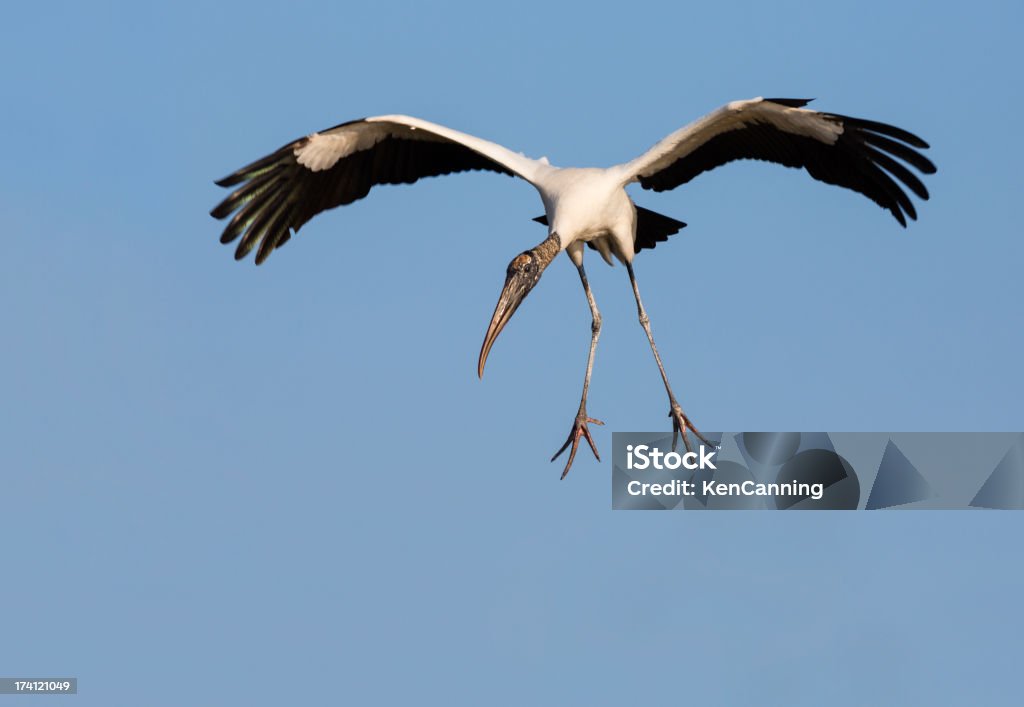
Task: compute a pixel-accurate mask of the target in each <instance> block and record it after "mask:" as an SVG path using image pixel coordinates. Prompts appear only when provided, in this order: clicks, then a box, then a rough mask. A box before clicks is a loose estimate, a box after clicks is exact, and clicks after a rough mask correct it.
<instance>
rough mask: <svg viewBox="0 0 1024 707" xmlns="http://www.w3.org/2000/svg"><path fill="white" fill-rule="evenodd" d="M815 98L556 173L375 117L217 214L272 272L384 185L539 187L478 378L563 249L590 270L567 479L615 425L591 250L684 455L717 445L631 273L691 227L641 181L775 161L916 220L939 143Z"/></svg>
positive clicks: (303, 146) (744, 104) (317, 136)
mask: <svg viewBox="0 0 1024 707" xmlns="http://www.w3.org/2000/svg"><path fill="white" fill-rule="evenodd" d="M808 102H809V101H808V100H803V99H792V98H754V99H752V100H746V101H735V102H733V103H729V104H727V105H725V106H723V107H721V108H719V109H718V110H716V111H714V112H712V113H709V114H708V115H706V116H704V117H703V118H700V119H699V120H697V121H695V122H693V123H691V124H690V125H687V126H686V127H684V128H681V129H680V130H677V131H676V132H674V133H672V134H671V135H669V136H668V137H666V138H665V139H663V140H661V141H660V142H658V143H657V144H656V145H654V147H652V148H651V149H650V150H648V151H647V152H645V153H644V154H642V155H640V156H639V157H637V158H636V159H634V160H632V161H630V162H626V163H624V164H620V165H616V166H614V167H610V168H608V169H595V168H559V167H554V166H552V165H551V164H549V163H548V161H547V160H546V159H540V160H535V159H530V158H528V157H526V156H524V155H522V154H519V153H516V152H512V151H511V150H509V149H507V148H505V147H502V146H501V145H498V144H495V143H493V142H488V141H487V140H482V139H480V138H478V137H474V136H472V135H467V134H465V133H461V132H458V131H456V130H452V129H451V128H446V127H444V126H442V125H436V124H434V123H429V122H427V121H425V120H420V119H419V118H411V117H409V116H404V115H384V116H377V117H373V118H364V119H362V120H354V121H351V122H348V123H342V124H341V125H337V126H335V127H333V128H330V129H328V130H324V131H321V132H318V133H313V134H312V135H308V136H306V137H302V138H299V139H298V140H295V141H293V142H290V143H288V144H287V145H285V146H284V147H282V148H281V149H279V150H277V151H276V152H273V153H272V154H270V155H268V156H266V157H264V158H263V159H260V160H257V161H256V162H253V163H252V164H250V165H248V166H246V167H243V168H241V169H239V170H238V171H237V172H234V173H232V174H230V175H228V176H227V177H225V178H223V179H221V180H220V181H218V182H217V184H218V185H220V186H222V187H237V188H236V189H235V190H234V191H233V192H232V193H231V194H230V195H229V196H228V197H227V198H225V199H224V200H223V201H222V202H221V203H220V204H219V205H218V206H217V207H216V208H214V209H213V211H211V215H212V216H214V217H215V218H218V219H224V218H227V217H228V216H230V215H231V214H232V213H233V214H234V216H233V217H232V218H231V220H230V221H229V222H228V224H227V226H226V228H225V229H224V232H223V234H222V235H221V242H222V243H231V242H232V241H235V240H236V239H239V237H240V240H239V242H238V246H237V248H236V249H235V258H236V259H242V258H244V257H245V256H246V255H247V254H248V253H249V252H251V251H252V250H253V249H254V248H255V249H256V263H257V264H260V263H262V262H263V261H264V260H266V258H267V256H269V255H270V253H271V252H272V251H273V250H274V249H275V248H278V247H280V246H281V245H283V244H284V243H285V242H286V241H287V240H288V239H289V238H290V237H291V235H292V233H294V232H297V231H298V230H299V229H300V228H301V227H302V225H303V224H305V223H306V222H307V221H309V220H310V219H311V218H313V217H314V216H316V215H317V214H318V213H320V212H321V211H325V210H327V209H330V208H333V207H336V206H341V205H344V204H350V203H352V202H353V201H356V200H357V199H361V198H363V197H364V196H366V195H367V194H368V193H369V191H370V189H371V188H372V187H374V186H376V185H378V184H411V183H413V182H415V181H417V180H418V179H421V178H423V177H434V176H438V175H442V174H451V173H453V172H464V171H468V170H490V171H492V172H500V173H502V174H507V175H510V176H516V177H519V178H521V179H523V180H525V181H527V182H529V183H530V184H532V185H533V186H534V188H535V189H536V190H537V191H538V192H539V193H540V198H541V201H543V203H544V211H545V215H544V216H541V217H538V218H537V219H534V220H536V221H540V222H541V223H543V224H545V225H547V226H548V236H547V238H546V239H545V240H544V241H543V242H541V243H540V244H538V245H537V246H535V247H534V248H531V249H529V250H527V251H524V252H522V253H520V254H519V255H517V256H516V257H515V258H513V259H512V261H511V262H510V263H509V265H508V268H507V271H506V277H505V285H504V288H503V289H502V291H501V294H500V296H499V297H498V303H497V305H496V306H495V309H494V315H493V316H492V318H491V321H490V324H489V325H488V327H487V333H486V335H485V336H484V341H483V345H482V346H481V348H480V357H479V360H478V364H477V374H478V375H479V376H481V377H482V376H483V372H484V364H485V363H486V362H487V356H488V354H489V353H490V351H491V347H492V346H493V345H494V341H495V339H496V338H497V337H498V335H499V334H500V333H501V331H502V329H503V328H504V327H505V325H506V324H507V323H508V321H509V319H510V318H511V317H512V315H513V314H514V313H515V311H516V308H518V307H519V305H520V304H521V303H522V301H523V299H524V298H525V297H526V295H527V294H529V292H530V290H532V289H533V287H534V286H535V285H536V284H537V282H538V281H539V280H540V277H541V275H542V274H543V273H544V269H545V268H546V267H547V266H548V265H549V264H550V263H551V261H552V260H554V258H555V256H556V255H558V254H559V253H561V252H564V253H565V254H566V255H567V256H568V257H569V258H570V259H571V260H572V262H573V264H574V265H575V266H576V269H577V271H578V272H579V276H580V281H581V282H582V284H583V291H584V293H585V294H586V297H587V304H588V305H589V306H590V314H591V318H592V319H591V335H590V352H589V354H588V355H587V368H586V374H585V375H584V378H583V393H582V395H581V396H580V405H579V409H578V411H577V413H576V418H575V420H574V421H573V424H572V429H571V431H570V432H569V436H568V438H567V439H566V441H565V444H563V445H562V447H561V449H559V450H558V452H556V453H555V455H554V456H553V457H552V458H551V461H554V460H555V459H557V458H558V456H559V455H560V454H562V452H564V451H565V450H566V448H568V447H570V445H571V447H572V448H571V450H570V452H569V458H568V461H567V463H566V465H565V469H564V470H563V471H562V478H563V479H564V478H565V475H566V474H568V473H569V469H570V468H571V467H572V463H573V460H574V459H575V458H576V451H577V449H578V448H579V444H580V439H581V438H584V439H586V440H587V442H588V443H589V444H590V448H591V450H592V451H593V452H594V456H595V457H597V459H598V460H600V456H599V455H598V452H597V445H595V444H594V440H593V438H592V437H591V435H590V430H589V428H588V424H590V423H593V424H598V425H600V424H604V423H602V422H600V421H599V420H596V419H594V418H592V417H589V416H588V413H587V391H588V390H589V387H590V376H591V372H592V370H593V366H594V351H595V350H596V348H597V341H598V337H599V336H600V334H601V313H600V312H599V311H598V308H597V303H596V302H595V301H594V295H593V293H592V292H591V290H590V285H589V284H588V282H587V275H586V272H585V271H584V269H583V250H584V245H588V246H590V247H591V248H593V249H595V250H597V251H598V252H599V253H600V254H601V256H602V257H603V258H604V260H605V261H606V262H607V263H608V264H609V265H611V264H612V256H614V257H615V258H617V259H618V260H619V261H620V262H622V263H623V264H625V266H626V271H627V273H628V274H629V279H630V283H631V284H632V287H633V295H634V297H635V298H636V306H637V313H638V316H639V319H640V324H641V325H642V326H643V329H644V331H645V332H646V334H647V339H648V341H649V342H650V346H651V351H652V352H653V354H654V360H655V362H656V363H657V365H658V370H659V371H660V373H661V378H662V381H663V382H664V384H665V390H666V392H667V393H668V401H669V417H671V418H672V439H673V448H674V447H675V444H676V441H677V439H678V437H679V436H680V434H681V436H682V438H683V442H684V444H685V445H686V448H687V450H689V449H690V440H689V438H688V432H692V433H693V434H694V435H695V436H696V437H697V438H698V439H700V440H701V441H703V442H704V443H707V440H706V439H704V437H703V436H702V435H701V434H700V432H698V431H697V429H696V428H695V427H694V425H693V424H692V423H691V422H690V420H689V418H688V417H687V416H686V415H685V414H684V413H683V409H682V407H681V406H680V405H679V402H678V400H677V399H676V396H675V394H674V393H673V392H672V387H671V386H670V385H669V381H668V376H667V375H666V374H665V367H664V365H662V362H661V356H660V355H659V354H658V348H657V346H656V345H655V343H654V336H653V335H652V334H651V326H650V320H649V319H648V317H647V312H646V311H645V310H644V305H643V302H642V301H641V299H640V290H639V288H638V286H637V281H636V275H635V273H634V271H633V258H634V257H635V256H636V254H637V252H639V251H641V250H644V249H648V248H654V247H655V245H656V244H657V243H659V242H662V241H664V240H666V239H667V238H668V237H669V236H670V235H672V234H674V233H677V232H678V231H679V230H680V229H681V228H683V227H684V226H685V225H686V224H684V223H683V222H681V221H676V220H675V219H672V218H668V217H666V216H662V215H660V214H656V213H654V212H653V211H648V210H646V209H643V208H640V207H638V206H636V205H635V204H634V203H633V200H632V199H631V198H630V197H629V195H628V194H627V193H626V190H625V187H626V186H627V185H629V184H631V183H633V182H639V183H640V186H641V187H643V188H644V189H653V190H654V191H664V190H667V189H673V188H675V187H677V186H679V185H681V184H685V183H686V182H688V181H690V180H691V179H693V178H694V177H696V176H697V175H698V174H701V173H702V172H706V171H708V170H710V169H714V168H715V167H718V166H720V165H723V164H725V163H727V162H731V161H733V160H738V159H756V160H766V161H769V162H775V163H778V164H781V165H785V166H786V167H803V168H804V169H806V170H807V171H808V173H809V174H810V175H811V176H812V177H814V178H815V179H818V180H820V181H823V182H827V183H828V184H836V185H838V186H841V187H846V188H847V189H852V190H854V191H858V192H860V193H861V194H864V195H865V196H867V197H868V198H869V199H871V200H872V201H874V202H875V203H876V204H878V205H879V206H881V207H882V208H884V209H888V210H889V212H890V213H892V215H893V216H894V217H895V218H896V220H897V221H899V223H900V225H902V226H904V227H905V226H906V225H907V220H906V219H907V217H910V218H911V219H916V218H917V213H916V211H915V209H914V205H913V204H912V203H911V201H910V198H909V197H908V196H907V194H906V193H905V192H904V191H903V189H902V188H901V186H900V184H899V183H897V181H896V180H899V182H902V183H903V185H905V186H906V187H908V188H909V189H910V190H911V191H912V192H914V193H915V194H916V195H917V196H918V197H920V198H921V199H927V198H928V191H927V189H925V187H924V184H922V183H921V180H920V179H919V178H918V177H917V176H915V175H914V174H913V173H912V172H911V171H910V170H909V169H907V167H906V166H905V165H904V164H902V163H901V162H898V161H897V160H896V159H894V158H898V159H899V160H902V161H903V162H906V163H907V164H908V165H910V166H912V167H914V168H916V169H917V170H918V171H920V172H922V173H924V174H931V173H934V172H935V166H934V165H933V164H932V163H931V161H929V160H928V159H927V158H926V157H925V156H924V155H922V154H921V153H920V152H918V151H917V150H915V149H913V148H918V149H924V148H927V147H928V145H927V143H925V142H924V141H923V140H921V139H920V138H919V137H917V136H915V135H913V134H911V133H909V132H907V131H905V130H901V129H900V128H896V127H893V126H891V125H886V124H884V123H878V122H874V121H870V120H862V119H859V118H850V117H846V116H842V115H836V114H832V113H820V112H817V111H814V110H810V109H807V108H805V107H804V106H806V105H807V103H808Z"/></svg>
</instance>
